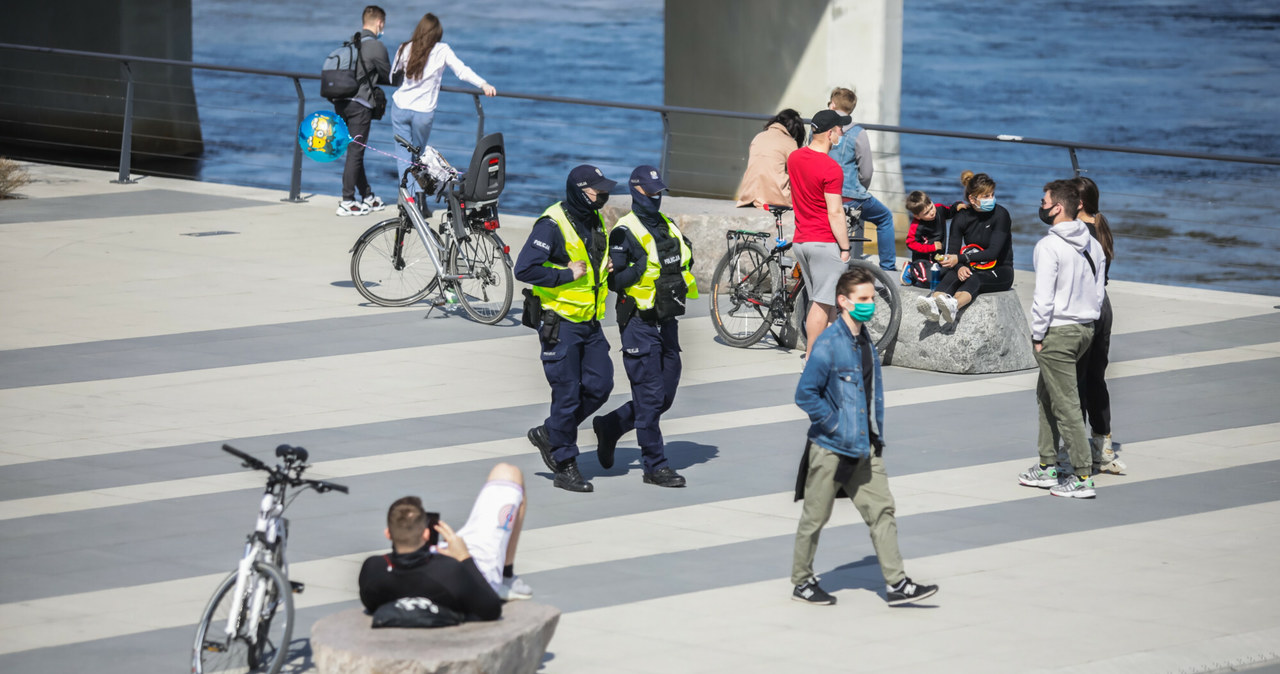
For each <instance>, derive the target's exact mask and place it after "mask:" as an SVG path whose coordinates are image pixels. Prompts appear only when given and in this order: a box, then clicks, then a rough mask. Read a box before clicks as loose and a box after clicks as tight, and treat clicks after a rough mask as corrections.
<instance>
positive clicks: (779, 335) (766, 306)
mask: <svg viewBox="0 0 1280 674" xmlns="http://www.w3.org/2000/svg"><path fill="white" fill-rule="evenodd" d="M763 208H764V209H765V210H768V211H769V212H770V213H772V214H773V220H774V227H775V229H776V234H775V236H774V244H773V247H772V249H766V248H765V246H766V240H767V239H768V238H769V235H768V234H766V233H764V232H753V231H748V230H741V229H739V230H734V231H730V232H726V233H725V242H726V244H727V246H728V250H727V251H726V252H725V254H724V257H722V258H720V262H719V264H717V265H716V270H715V274H714V275H713V277H712V281H711V322H712V323H713V324H714V325H715V328H716V333H717V334H719V335H720V338H721V339H723V340H724V341H725V343H726V344H728V345H730V346H736V347H748V346H751V345H752V344H755V343H756V342H759V341H760V340H761V339H764V336H765V334H766V333H769V332H772V333H773V337H774V339H775V340H776V341H777V342H778V344H779V345H780V346H782V347H785V348H788V349H803V348H805V345H806V342H805V333H804V319H805V315H806V314H807V313H808V310H809V292H808V290H807V289H806V288H805V285H804V277H803V276H802V275H801V273H800V265H798V264H796V262H795V260H794V259H793V258H791V257H789V256H788V255H787V253H788V252H789V251H790V250H791V246H792V242H790V241H787V240H786V239H785V238H784V236H783V232H782V215H783V214H784V213H786V212H787V211H790V210H791V208H790V207H789V206H770V205H768V204H766V205H765V206H763ZM845 222H846V223H847V224H848V226H849V231H850V235H849V241H850V243H851V244H856V247H855V249H854V254H853V255H852V256H851V258H850V260H849V267H850V268H853V267H862V268H864V269H866V270H867V271H869V272H871V275H872V276H873V277H874V278H875V288H876V296H875V303H876V313H875V316H874V317H873V318H872V319H871V321H870V322H869V323H867V327H868V329H869V330H870V331H871V339H872V341H873V342H874V343H875V345H876V348H877V349H878V350H880V352H881V353H883V352H884V351H885V350H886V349H888V348H889V345H890V344H892V343H893V338H894V337H895V336H896V335H897V334H898V322H899V321H901V320H902V307H901V302H900V301H899V298H898V289H897V287H896V285H895V283H894V279H893V278H892V277H891V276H890V275H889V274H888V273H887V272H885V271H884V270H883V269H881V268H880V266H879V265H877V264H876V263H874V262H872V261H870V260H867V259H863V257H862V244H863V243H864V242H866V241H869V239H866V238H864V237H862V236H861V234H862V212H861V211H859V210H858V209H855V208H846V209H845Z"/></svg>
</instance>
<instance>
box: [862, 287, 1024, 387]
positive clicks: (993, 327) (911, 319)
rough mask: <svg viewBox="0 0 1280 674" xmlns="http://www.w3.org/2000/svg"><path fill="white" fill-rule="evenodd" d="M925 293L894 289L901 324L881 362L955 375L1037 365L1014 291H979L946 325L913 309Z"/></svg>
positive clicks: (902, 288) (908, 289) (918, 289)
mask: <svg viewBox="0 0 1280 674" xmlns="http://www.w3.org/2000/svg"><path fill="white" fill-rule="evenodd" d="M927 294H928V291H926V290H923V289H920V288H913V287H904V286H899V287H898V296H899V297H900V298H901V300H902V322H901V323H900V324H899V325H898V336H897V339H896V340H894V344H893V346H892V347H891V349H890V350H889V352H888V353H887V354H886V358H885V362H886V363H888V364H890V365H900V366H902V367H910V368H915V369H917V370H931V371H934V372H951V373H955V374H990V373H995V372H1014V371H1017V370H1029V369H1031V368H1033V367H1035V366H1036V361H1035V357H1034V355H1033V352H1032V347H1031V326H1030V325H1029V324H1028V323H1027V318H1026V315H1025V314H1024V313H1023V310H1022V303H1021V302H1019V301H1018V294H1017V292H1016V291H1014V290H1007V291H1005V292H999V293H987V294H985V295H979V296H978V298H977V299H976V300H974V301H973V303H972V304H970V305H969V306H967V307H965V308H964V309H963V310H961V312H960V316H959V317H958V319H957V321H956V322H955V323H953V324H951V325H948V326H947V327H945V328H943V327H941V326H939V325H938V324H937V323H934V322H933V321H931V320H929V319H927V318H925V316H924V314H921V313H920V312H919V311H917V310H916V300H917V298H919V297H922V296H924V295H927Z"/></svg>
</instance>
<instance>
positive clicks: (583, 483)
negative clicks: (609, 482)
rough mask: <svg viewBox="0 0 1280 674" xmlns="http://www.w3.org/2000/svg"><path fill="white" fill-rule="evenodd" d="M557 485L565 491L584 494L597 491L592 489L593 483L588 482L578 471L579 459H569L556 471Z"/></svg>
mask: <svg viewBox="0 0 1280 674" xmlns="http://www.w3.org/2000/svg"><path fill="white" fill-rule="evenodd" d="M555 485H556V486H557V487H559V488H561V489H563V490H565V491H576V492H583V493H587V492H592V491H595V487H592V486H591V483H590V482H587V479H586V478H584V477H582V473H581V472H579V471H578V460H577V459H569V460H568V461H565V462H564V463H561V464H560V467H559V468H557V469H556V481H555Z"/></svg>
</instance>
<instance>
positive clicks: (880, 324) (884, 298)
mask: <svg viewBox="0 0 1280 674" xmlns="http://www.w3.org/2000/svg"><path fill="white" fill-rule="evenodd" d="M854 267H862V268H863V269H866V270H867V271H869V272H871V275H872V276H874V277H875V287H876V296H875V303H876V313H875V315H874V316H872V318H871V321H870V322H868V323H867V324H866V326H867V329H868V330H870V332H871V341H872V343H874V344H875V345H876V350H878V351H879V352H880V353H881V354H883V353H884V352H885V351H886V350H888V348H889V345H890V344H893V338H894V337H896V336H897V335H898V323H899V322H900V321H901V320H902V302H901V301H900V300H899V297H898V286H897V283H895V282H894V279H893V277H892V276H890V275H889V273H888V272H886V271H885V270H883V269H881V268H880V267H879V265H877V264H876V263H874V262H871V261H868V260H860V259H854V260H849V268H850V269H853V268H854Z"/></svg>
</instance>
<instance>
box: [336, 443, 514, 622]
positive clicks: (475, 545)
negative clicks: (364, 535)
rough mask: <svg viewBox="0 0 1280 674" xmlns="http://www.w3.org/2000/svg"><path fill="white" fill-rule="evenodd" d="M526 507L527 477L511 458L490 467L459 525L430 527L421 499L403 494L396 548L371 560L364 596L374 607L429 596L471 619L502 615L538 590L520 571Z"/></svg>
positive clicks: (390, 514)
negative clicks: (510, 605)
mask: <svg viewBox="0 0 1280 674" xmlns="http://www.w3.org/2000/svg"><path fill="white" fill-rule="evenodd" d="M524 514H525V503H524V476H523V474H522V473H521V472H520V469H519V468H516V467H515V466H513V465H511V464H507V463H500V464H498V465H496V466H494V467H493V470H491V471H490V472H489V478H488V481H486V482H485V484H484V487H482V488H481V489H480V493H479V494H478V495H477V496H476V501H475V505H474V506H473V507H472V509H471V515H470V517H468V518H467V523H466V524H465V525H463V527H462V528H461V529H459V530H458V531H457V532H455V531H454V530H453V528H452V527H450V526H449V525H448V524H446V523H445V522H444V521H434V522H432V526H430V527H428V519H429V518H428V513H427V512H426V511H425V510H424V509H423V507H422V499H420V498H418V497H416V496H405V497H403V498H400V499H397V500H396V501H395V502H394V503H392V504H391V507H390V508H389V509H388V510H387V529H386V532H385V533H386V536H387V538H388V539H390V540H391V548H392V549H391V552H390V554H384V555H374V556H372V557H369V558H368V559H366V560H365V561H364V566H362V567H361V568H360V579H359V585H360V602H361V603H362V604H364V607H365V609H366V610H368V611H369V612H370V613H373V612H375V611H377V609H378V607H379V606H382V605H383V604H386V603H389V602H394V601H396V600H398V599H403V598H408V597H425V598H427V599H430V600H431V601H432V602H434V603H435V604H437V605H439V606H441V607H444V608H447V609H451V610H452V611H454V612H456V613H458V614H460V615H462V616H464V619H466V620H497V619H498V618H500V617H502V602H503V601H510V600H515V599H529V598H531V597H532V596H533V591H532V590H531V589H530V588H529V586H528V585H527V584H526V583H525V582H524V581H523V580H521V579H520V578H518V577H516V576H515V574H514V562H515V554H516V543H517V541H518V540H519V537H520V528H521V526H522V525H523V524H524ZM433 515H434V514H433ZM433 519H437V518H433ZM437 536H438V537H439V541H440V542H439V543H438V544H437V542H436V541H437Z"/></svg>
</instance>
